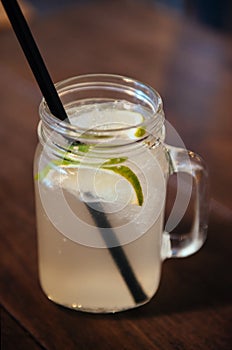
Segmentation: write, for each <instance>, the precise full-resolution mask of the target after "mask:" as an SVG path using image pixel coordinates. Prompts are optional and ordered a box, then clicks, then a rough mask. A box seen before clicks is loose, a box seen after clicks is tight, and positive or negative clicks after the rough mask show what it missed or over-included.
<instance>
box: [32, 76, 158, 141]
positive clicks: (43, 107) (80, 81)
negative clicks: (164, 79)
mask: <svg viewBox="0 0 232 350" xmlns="http://www.w3.org/2000/svg"><path fill="white" fill-rule="evenodd" d="M94 84H98V85H99V84H100V86H101V87H102V86H105V87H108V89H109V87H110V86H111V87H112V90H113V87H114V90H115V91H116V88H119V87H120V88H121V89H124V90H125V89H127V90H126V91H127V93H128V94H134V96H137V97H140V98H141V100H146V102H148V104H149V107H150V108H151V112H152V117H151V118H147V119H145V120H143V121H142V122H140V123H138V124H135V125H129V126H128V125H127V126H122V127H117V128H109V129H108V128H107V129H99V128H84V127H80V126H76V125H73V124H70V123H69V122H68V121H66V120H64V121H61V120H60V119H59V118H57V117H56V116H55V115H54V114H52V112H51V111H50V110H49V108H48V105H47V103H46V101H45V99H44V97H43V98H42V101H41V103H40V106H39V114H40V118H41V120H42V121H45V122H46V124H49V126H50V127H51V128H52V129H54V130H57V127H58V129H59V130H60V132H62V133H66V132H68V133H69V132H72V133H75V132H77V134H80V133H85V134H86V133H87V134H89V135H91V134H92V135H96V134H97V135H103V136H104V135H110V134H113V133H120V132H123V131H126V130H130V129H133V128H147V127H149V126H150V125H151V126H152V128H155V127H156V126H159V125H160V118H157V117H158V116H160V114H163V102H162V98H161V96H160V94H159V93H158V92H157V91H156V90H155V89H154V88H152V87H151V86H150V85H148V84H146V83H143V82H141V81H139V80H137V79H133V78H130V77H127V76H124V75H118V74H108V73H90V74H83V75H78V76H73V77H70V78H67V79H64V80H61V81H59V82H57V83H56V84H55V87H56V89H57V92H58V94H59V96H62V94H65V93H68V92H71V91H73V89H77V87H78V88H80V89H82V90H83V89H87V88H90V87H91V86H92V87H93V86H94ZM162 119H164V116H163V118H162ZM162 124H163V120H162Z"/></svg>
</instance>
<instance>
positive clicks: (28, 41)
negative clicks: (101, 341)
mask: <svg viewBox="0 0 232 350" xmlns="http://www.w3.org/2000/svg"><path fill="white" fill-rule="evenodd" d="M2 4H3V7H4V8H5V11H6V13H7V16H8V18H9V20H10V22H11V25H12V27H13V29H14V32H15V34H16V36H17V38H18V41H19V43H20V45H21V47H22V49H23V51H24V54H25V56H26V58H27V61H28V63H29V65H30V67H31V70H32V72H33V74H34V76H35V79H36V81H37V83H38V85H39V87H40V90H41V92H42V94H43V96H44V98H45V101H46V102H47V105H48V107H49V109H50V111H51V112H52V114H53V115H54V116H56V117H57V118H58V119H60V120H66V121H67V122H68V116H67V114H66V112H65V109H64V107H63V105H62V102H61V100H60V98H59V96H58V93H57V91H56V88H55V86H54V84H53V82H52V79H51V77H50V75H49V73H48V70H47V68H46V66H45V63H44V61H43V58H42V56H41V54H40V52H39V49H38V47H37V45H36V43H35V40H34V38H33V36H32V34H31V31H30V28H29V27H28V24H27V22H26V20H25V18H24V16H23V13H22V11H21V9H20V7H19V5H18V3H17V1H16V0H2ZM88 210H89V211H90V213H91V215H92V217H93V219H94V221H95V223H96V224H97V225H103V227H106V226H107V227H109V228H110V231H111V236H113V237H114V241H115V242H116V240H117V238H116V236H115V234H114V232H113V230H112V228H111V227H110V224H109V222H108V220H107V218H106V215H105V214H104V213H101V216H97V215H96V213H94V212H93V211H92V210H91V209H90V208H88ZM99 230H100V232H101V233H102V230H101V227H100V228H99ZM103 238H104V240H105V241H106V238H105V237H103ZM118 243H119V242H118ZM109 251H110V254H111V256H112V258H113V260H114V262H115V264H116V265H117V266H118V269H119V271H120V273H121V276H122V277H123V279H124V281H125V283H126V285H127V287H128V289H129V291H130V293H131V295H132V297H133V299H134V301H135V302H136V303H142V302H143V301H145V300H146V299H147V296H146V294H145V293H144V291H143V289H142V287H141V285H140V284H139V282H138V280H137V279H136V276H135V274H134V272H133V269H132V267H131V266H130V262H129V261H128V259H127V257H126V255H125V253H124V251H123V249H122V247H121V246H120V245H119V246H117V247H113V248H109Z"/></svg>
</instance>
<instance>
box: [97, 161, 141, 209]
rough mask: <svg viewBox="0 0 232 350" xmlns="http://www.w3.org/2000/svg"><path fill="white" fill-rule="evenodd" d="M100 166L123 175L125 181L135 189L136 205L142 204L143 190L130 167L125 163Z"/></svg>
mask: <svg viewBox="0 0 232 350" xmlns="http://www.w3.org/2000/svg"><path fill="white" fill-rule="evenodd" d="M102 167H103V168H104V169H108V170H111V171H113V172H115V173H116V174H119V175H121V176H123V177H124V178H125V179H126V180H127V181H129V182H130V184H131V185H132V187H133V189H134V191H135V194H136V197H137V203H138V205H139V206H142V205H143V191H142V187H141V184H140V182H139V179H138V177H137V175H136V174H135V173H134V172H133V171H132V170H131V169H130V168H128V167H127V166H125V165H118V166H111V167H108V166H104V165H103V166H102Z"/></svg>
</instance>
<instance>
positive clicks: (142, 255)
mask: <svg viewBox="0 0 232 350" xmlns="http://www.w3.org/2000/svg"><path fill="white" fill-rule="evenodd" d="M100 112H101V113H100V114H101V117H100V119H99V107H96V105H93V106H88V107H87V110H86V109H85V108H84V107H81V109H80V108H79V109H78V108H77V107H76V108H75V106H74V107H73V106H71V107H70V108H69V109H68V114H69V117H70V120H71V122H72V124H75V125H78V126H80V127H85V128H88V127H90V126H91V127H99V128H106V129H107V128H112V127H114V128H115V129H117V128H120V127H121V126H122V125H124V124H125V123H127V124H128V125H134V124H139V122H140V121H142V120H143V119H144V118H145V117H146V116H145V117H144V115H145V114H146V113H147V112H146V113H145V112H144V113H143V109H142V107H141V106H139V107H138V106H135V105H132V104H131V103H119V104H117V103H107V104H102V105H101V107H100ZM77 115H78V118H76V116H77ZM130 133H131V134H130ZM127 137H130V138H134V139H136V135H135V131H134V130H133V132H131V130H130V131H128V132H127ZM40 149H41V146H40V147H39V148H38V150H37V157H38V154H39V152H40ZM132 158H133V157H132ZM152 158H155V166H153V165H152V164H151V163H152V162H151V159H152ZM135 163H136V164H135ZM125 164H126V165H127V166H128V167H129V168H131V169H132V170H133V171H134V172H135V173H136V176H137V177H138V179H139V181H140V185H141V188H142V191H143V196H144V198H143V203H139V202H138V193H136V191H135V188H134V187H133V184H131V183H130V182H129V181H128V180H127V179H126V178H123V177H122V176H121V175H120V174H117V173H115V172H113V171H111V170H110V169H103V168H100V169H98V170H97V171H96V169H95V168H94V166H93V167H91V165H88V166H85V165H84V166H82V167H81V168H79V166H78V165H77V164H75V165H74V166H73V164H72V163H70V165H69V164H67V163H66V164H65V165H63V166H61V167H51V168H50V169H48V170H47V171H46V173H45V174H44V175H43V176H41V177H38V178H37V180H35V193H36V207H37V228H38V248H39V275H40V282H41V286H42V289H43V290H44V292H45V294H46V295H47V296H48V298H49V299H51V300H53V301H54V302H56V303H58V304H61V305H65V306H67V307H70V308H74V309H78V310H82V311H90V312H115V311H119V310H124V309H129V308H133V307H135V306H136V304H138V305H139V304H144V303H145V302H147V301H148V300H150V299H151V297H152V296H153V295H154V294H155V293H156V291H157V289H158V285H159V280H160V269H161V260H162V259H161V244H162V234H163V215H164V199H165V187H166V186H165V176H166V175H167V172H168V162H167V157H166V156H165V152H164V150H163V146H162V145H160V146H159V145H157V146H155V147H153V149H152V150H147V152H143V153H142V154H137V155H136V156H135V161H134V160H133V159H132V160H131V159H129V158H128V159H127V160H126V161H125ZM157 164H158V168H159V169H158V168H157ZM152 167H153V168H152ZM39 171H41V170H39ZM37 172H38V169H37V168H36V169H35V175H36V174H37ZM78 172H80V173H81V176H80V177H78V176H77V175H78ZM156 172H159V176H156ZM161 173H162V174H161ZM93 174H94V176H93ZM160 174H161V175H162V176H161V175H160ZM164 174H166V175H164ZM161 177H162V178H161ZM93 178H94V184H93V183H92V179H93ZM163 178H164V182H162V181H163ZM58 188H59V189H61V190H62V193H63V196H64V198H65V201H64V203H66V205H68V207H69V209H70V211H71V212H72V213H73V214H74V215H75V216H76V217H77V218H78V219H79V222H80V226H79V224H78V219H77V220H76V224H75V225H74V224H73V223H72V222H65V224H66V225H73V226H74V227H72V228H71V230H72V232H75V231H76V232H78V235H79V236H78V237H83V240H82V238H78V237H77V238H75V237H74V236H73V234H72V236H69V234H66V232H61V231H62V230H60V229H59V223H57V224H56V222H54V220H51V217H50V215H49V211H47V209H46V208H44V202H43V201H41V193H42V195H44V196H45V197H46V200H47V202H48V205H49V203H51V206H53V210H55V211H56V215H57V218H58V219H57V220H58V221H59V222H62V220H66V218H65V216H64V217H63V215H64V214H63V213H64V212H65V210H64V208H63V207H62V205H60V203H59V205H58V201H59V197H57V192H58ZM148 200H149V203H153V204H150V205H149V207H148V205H147V203H148ZM85 202H86V203H85ZM98 203H101V206H100V211H104V213H105V215H106V216H107V220H108V222H109V223H110V225H111V226H112V228H113V231H114V233H115V234H116V235H117V233H119V228H120V227H125V229H124V231H123V233H120V234H119V236H118V240H119V242H121V244H122V249H123V252H124V254H125V255H126V257H127V259H128V261H129V264H130V266H131V268H132V270H133V273H134V275H135V277H136V279H137V281H138V283H139V284H140V286H141V288H142V290H143V292H144V295H145V296H146V297H145V298H144V300H143V301H141V302H140V303H137V302H136V301H135V300H134V297H133V295H132V293H131V291H130V290H129V288H128V286H127V284H126V283H125V280H124V279H123V277H122V275H121V273H120V271H119V268H118V266H117V265H116V264H115V261H114V259H113V258H112V256H111V254H110V249H112V248H109V247H104V242H103V244H102V246H101V244H99V243H96V242H95V241H94V237H93V241H89V240H86V241H85V235H86V236H87V235H88V231H89V229H90V228H91V229H92V230H93V235H95V234H96V236H98V242H101V234H100V233H99V232H100V231H99V228H98V227H96V222H95V221H94V219H93V216H92V215H91V213H90V211H89V209H88V205H87V204H89V205H93V207H94V206H95V204H96V206H95V207H94V208H95V209H97V210H98V209H99V207H98ZM46 205H47V204H46ZM64 205H65V204H64ZM154 211H155V212H154ZM58 221H57V222H58ZM128 223H129V225H128V226H127V224H128ZM127 236H128V237H127ZM122 237H123V240H122V241H121V239H122Z"/></svg>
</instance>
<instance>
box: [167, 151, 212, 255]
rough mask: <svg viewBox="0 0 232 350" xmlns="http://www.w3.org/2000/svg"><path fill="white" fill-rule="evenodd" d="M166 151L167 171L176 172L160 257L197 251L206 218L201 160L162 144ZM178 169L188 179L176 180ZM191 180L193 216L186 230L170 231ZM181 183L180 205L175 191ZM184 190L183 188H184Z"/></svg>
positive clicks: (205, 178) (205, 182) (204, 174)
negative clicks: (191, 222) (182, 190)
mask: <svg viewBox="0 0 232 350" xmlns="http://www.w3.org/2000/svg"><path fill="white" fill-rule="evenodd" d="M166 152H167V154H168V161H169V168H170V172H169V173H170V175H172V174H175V173H176V174H177V195H176V199H175V202H174V206H173V208H172V211H171V214H170V216H169V218H168V221H167V223H166V227H165V231H164V234H163V242H162V257H163V259H166V258H171V257H186V256H189V255H191V254H193V253H195V252H197V251H198V250H199V249H200V248H201V246H202V245H203V243H204V242H205V239H206V234H207V222H208V206H209V198H208V172H207V168H206V165H205V163H204V161H203V160H202V159H201V158H200V156H199V155H197V154H196V153H194V152H191V151H187V150H185V149H182V148H177V147H173V146H167V145H166ZM181 173H187V174H189V175H191V177H189V178H190V179H191V180H190V181H189V183H187V186H186V183H184V181H178V180H180V178H181V176H180V175H181ZM178 177H179V178H178ZM192 180H193V181H194V183H195V189H196V195H195V203H194V218H193V224H192V227H191V230H190V232H188V233H186V234H175V233H172V232H170V231H171V230H172V229H173V228H175V227H176V226H177V224H178V222H179V221H180V220H181V219H182V218H183V216H184V212H185V209H187V206H188V203H189V200H190V197H191V193H192ZM180 182H182V183H181V187H182V185H183V184H184V186H185V192H187V195H186V193H185V196H184V201H185V202H186V203H185V204H186V206H185V208H183V201H182V199H183V198H182V196H181V195H180V191H178V188H179V185H180ZM186 190H187V191H186Z"/></svg>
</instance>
